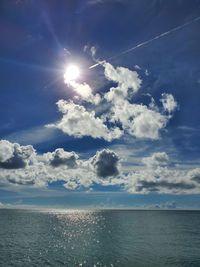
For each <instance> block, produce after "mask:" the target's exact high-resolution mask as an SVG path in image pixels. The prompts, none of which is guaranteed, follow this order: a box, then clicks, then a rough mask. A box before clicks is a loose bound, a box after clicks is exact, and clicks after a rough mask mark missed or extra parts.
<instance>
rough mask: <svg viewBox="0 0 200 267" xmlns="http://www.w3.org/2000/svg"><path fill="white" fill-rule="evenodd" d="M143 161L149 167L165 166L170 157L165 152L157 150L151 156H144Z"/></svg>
mask: <svg viewBox="0 0 200 267" xmlns="http://www.w3.org/2000/svg"><path fill="white" fill-rule="evenodd" d="M142 162H143V163H144V164H145V165H147V166H148V167H157V166H165V165H167V164H168V163H169V157H168V155H167V154H166V153H165V152H156V153H153V154H152V155H151V156H150V157H146V158H143V160H142Z"/></svg>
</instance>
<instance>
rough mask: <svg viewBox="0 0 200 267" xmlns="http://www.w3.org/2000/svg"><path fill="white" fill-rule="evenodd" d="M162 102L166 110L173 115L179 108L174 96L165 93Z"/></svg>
mask: <svg viewBox="0 0 200 267" xmlns="http://www.w3.org/2000/svg"><path fill="white" fill-rule="evenodd" d="M160 101H161V102H162V105H163V108H164V110H165V111H167V112H169V113H172V112H173V111H175V109H176V108H177V107H178V104H177V102H176V100H175V99H174V97H173V95H172V94H165V93H163V94H162V98H161V99H160Z"/></svg>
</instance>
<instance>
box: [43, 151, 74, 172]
mask: <svg viewBox="0 0 200 267" xmlns="http://www.w3.org/2000/svg"><path fill="white" fill-rule="evenodd" d="M44 157H45V158H46V159H47V161H48V162H49V164H50V165H52V166H53V167H58V166H60V165H65V166H67V167H68V168H75V167H76V166H77V159H78V158H79V156H78V155H77V154H76V153H75V152H73V151H72V152H67V151H65V150H64V149H63V148H57V149H56V150H55V151H54V152H52V153H51V152H48V153H46V154H44Z"/></svg>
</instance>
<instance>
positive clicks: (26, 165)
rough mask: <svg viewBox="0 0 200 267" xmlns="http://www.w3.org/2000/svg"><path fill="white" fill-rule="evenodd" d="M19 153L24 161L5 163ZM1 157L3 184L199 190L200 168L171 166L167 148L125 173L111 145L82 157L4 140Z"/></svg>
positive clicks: (144, 190) (141, 190)
mask: <svg viewBox="0 0 200 267" xmlns="http://www.w3.org/2000/svg"><path fill="white" fill-rule="evenodd" d="M16 151H17V152H16ZM7 152H8V153H7ZM16 155H17V156H16ZM16 157H18V158H20V160H21V161H23V164H22V163H20V164H16V163H15V164H12V167H11V166H10V165H9V167H7V166H6V168H5V166H4V165H3V167H2V163H5V162H9V164H11V162H12V163H13V162H14V160H13V159H12V158H16ZM0 159H1V172H0V184H1V185H4V186H6V185H8V184H10V185H13V186H29V187H30V186H32V187H47V186H48V185H49V184H51V183H54V182H56V181H62V182H63V186H64V187H65V188H66V189H67V190H79V189H84V188H85V189H88V188H92V186H93V185H94V184H101V185H103V186H108V185H112V186H119V187H120V188H121V189H125V190H127V191H128V192H130V193H138V194H144V193H145V194H146V193H149V192H156V193H170V194H186V193H189V194H192V193H199V192H200V168H195V169H190V170H187V169H186V170H184V169H176V168H174V167H171V166H172V165H170V164H169V161H170V160H169V157H168V155H167V154H166V153H165V152H156V153H153V154H151V155H150V156H149V157H145V158H143V159H142V160H141V163H143V165H141V166H140V167H137V168H136V169H135V171H132V172H129V173H127V172H126V173H123V171H122V169H123V168H122V167H121V165H123V162H121V160H120V158H119V156H118V155H117V154H116V153H115V152H114V151H112V150H110V149H103V150H100V151H97V152H96V154H95V155H94V156H92V157H90V158H88V159H84V160H83V159H80V158H79V155H78V154H77V153H75V152H68V151H65V150H64V149H62V148H59V149H56V150H55V151H53V152H47V153H44V154H42V155H41V154H37V153H36V152H35V150H34V149H33V147H31V146H25V147H24V146H20V145H19V144H17V143H10V142H8V141H6V140H2V141H0ZM11 159H12V160H11ZM19 166H20V167H19Z"/></svg>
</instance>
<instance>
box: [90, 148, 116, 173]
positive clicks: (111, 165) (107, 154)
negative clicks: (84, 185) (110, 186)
mask: <svg viewBox="0 0 200 267" xmlns="http://www.w3.org/2000/svg"><path fill="white" fill-rule="evenodd" d="M91 164H92V165H93V166H94V169H95V171H96V173H97V176H98V177H102V178H106V177H109V176H116V175H118V174H119V170H118V164H119V157H118V155H117V154H116V153H115V152H113V151H111V150H109V149H103V150H101V151H97V153H96V155H95V156H94V157H93V158H92V160H91Z"/></svg>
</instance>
